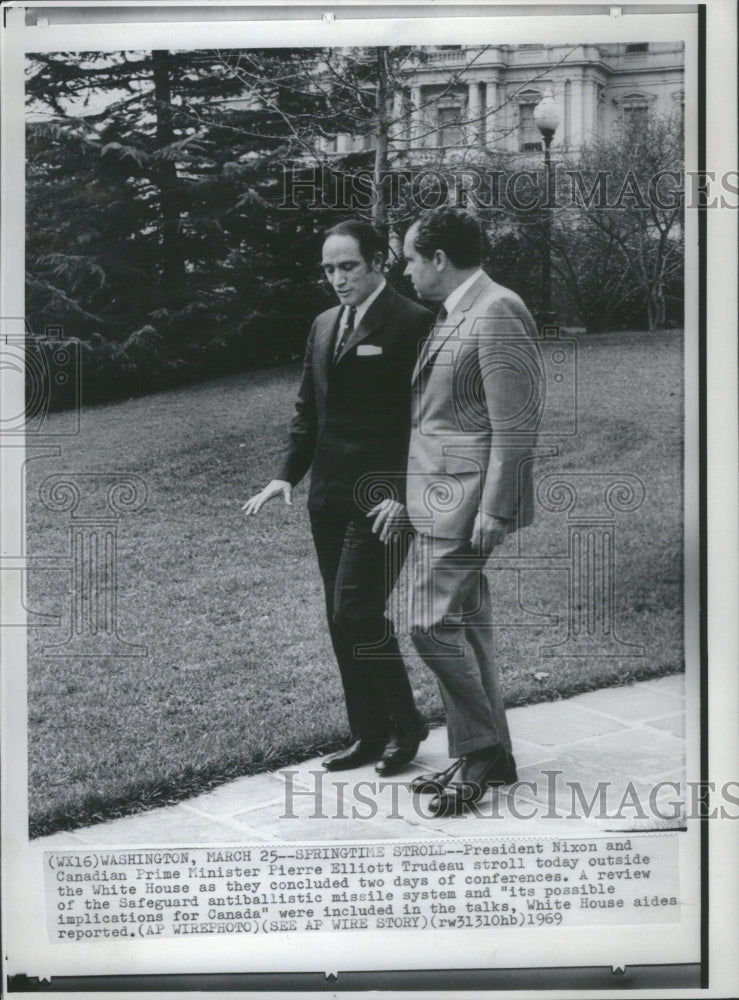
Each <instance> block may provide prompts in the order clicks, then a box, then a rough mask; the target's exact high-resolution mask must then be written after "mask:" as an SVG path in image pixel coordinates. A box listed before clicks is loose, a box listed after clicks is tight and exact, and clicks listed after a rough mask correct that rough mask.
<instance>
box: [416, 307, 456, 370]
mask: <svg viewBox="0 0 739 1000" xmlns="http://www.w3.org/2000/svg"><path fill="white" fill-rule="evenodd" d="M448 315H449V313H448V312H447V311H446V306H445V305H444V303H442V305H441V309H439V311H438V313H437V314H436V319H435V320H434V322H433V323H432V324H431V329H430V330H429V335H428V337H427V338H426V342H425V343H424V345H423V348H422V349H421V355H420V358H419V366H420V367H421V368H423V366H424V365H425V364H426V363H427V362H428V359H429V354H430V353H431V350H432V348H433V341H434V337H435V336H436V334H437V333H438V331H439V330H441V328H442V327H443V325H444V323H445V321H446V318H447V316H448Z"/></svg>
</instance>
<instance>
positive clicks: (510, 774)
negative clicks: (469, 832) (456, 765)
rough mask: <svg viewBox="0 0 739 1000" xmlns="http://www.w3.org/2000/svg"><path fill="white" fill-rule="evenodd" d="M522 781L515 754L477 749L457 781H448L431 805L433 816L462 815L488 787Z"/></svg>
mask: <svg viewBox="0 0 739 1000" xmlns="http://www.w3.org/2000/svg"><path fill="white" fill-rule="evenodd" d="M515 781H518V775H517V773H516V761H515V759H514V757H513V754H511V753H508V751H507V750H505V749H504V748H503V747H502V746H497V747H490V748H486V749H485V750H475V751H473V752H472V753H470V754H468V755H467V756H466V757H465V759H464V764H463V765H462V769H461V772H460V775H459V779H458V780H457V781H448V782H447V783H446V785H445V786H444V787H443V788H441V789H440V790H439V792H438V793H437V794H436V795H435V796H434V797H433V798H432V799H431V801H430V802H429V812H430V813H431V814H432V815H433V816H462V815H463V814H464V813H465V811H466V810H467V808H468V806H470V805H472V804H474V803H475V802H478V801H479V800H480V799H481V798H482V797H483V795H484V794H485V790H486V789H487V788H491V787H495V786H499V785H512V784H513V783H514V782H515Z"/></svg>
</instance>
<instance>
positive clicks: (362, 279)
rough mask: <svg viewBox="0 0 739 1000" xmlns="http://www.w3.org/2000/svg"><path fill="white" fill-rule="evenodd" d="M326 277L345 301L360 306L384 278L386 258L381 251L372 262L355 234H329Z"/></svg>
mask: <svg viewBox="0 0 739 1000" xmlns="http://www.w3.org/2000/svg"><path fill="white" fill-rule="evenodd" d="M321 267H322V268H323V271H324V274H325V275H326V279H327V280H328V281H329V282H330V284H331V285H332V287H333V289H334V291H335V292H336V294H337V295H338V296H339V300H340V301H341V303H342V304H343V305H347V306H359V305H361V304H362V303H363V302H364V300H365V299H366V298H367V296H368V295H371V294H372V292H374V290H375V289H376V288H377V286H378V285H379V284H380V282H381V281H382V260H381V258H380V255H379V254H378V256H377V258H376V259H375V261H373V262H371V263H368V262H367V261H366V260H365V259H364V257H363V256H362V254H361V253H360V250H359V243H358V242H357V240H355V239H354V237H353V236H329V238H328V239H327V240H326V242H325V243H324V244H323V257H322V259H321Z"/></svg>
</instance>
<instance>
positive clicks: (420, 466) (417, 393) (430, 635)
mask: <svg viewBox="0 0 739 1000" xmlns="http://www.w3.org/2000/svg"><path fill="white" fill-rule="evenodd" d="M403 253H404V256H405V258H406V261H407V267H406V274H408V275H409V276H410V278H411V281H412V282H413V285H414V288H415V289H416V292H417V294H418V295H419V297H420V298H422V299H425V300H428V301H432V302H438V303H439V304H440V305H441V309H440V312H439V317H438V319H437V322H436V324H435V326H434V329H433V330H432V332H431V334H430V336H429V338H428V340H427V342H426V344H425V346H424V349H423V351H422V352H421V354H420V356H419V359H418V363H417V365H416V366H415V369H414V372H413V376H412V380H413V417H412V428H413V429H412V433H411V438H410V447H409V458H408V485H407V508H408V516H409V517H410V520H411V522H412V524H413V527H414V528H415V529H416V532H417V534H416V538H415V541H414V559H413V562H414V598H415V599H414V606H413V617H412V622H411V629H412V631H411V635H412V638H413V643H414V645H415V647H416V649H417V651H418V653H419V654H420V656H421V657H422V659H423V660H424V661H425V663H426V664H427V665H428V666H429V668H430V669H431V670H432V671H433V672H434V673H435V674H436V677H437V680H438V682H439V688H440V691H441V695H442V700H443V702H444V707H445V710H446V718H447V730H448V737H449V754H450V756H451V757H452V758H455V759H454V760H453V763H452V764H451V766H450V767H449V768H447V769H446V770H445V771H442V772H439V773H437V774H431V775H422V776H420V777H419V778H417V779H416V780H415V781H414V782H413V783H412V787H413V788H414V790H416V791H429V792H433V793H434V798H433V799H432V800H431V803H430V810H431V812H433V813H435V814H436V815H455V814H458V813H461V812H464V811H465V810H466V809H468V808H469V807H470V806H471V805H472V804H473V803H474V802H476V801H477V800H478V799H479V798H480V797H481V796H482V794H483V793H484V791H485V789H486V788H487V787H488V786H491V785H503V784H510V783H512V782H514V781H516V765H515V761H514V759H513V755H512V753H511V739H510V734H509V732H508V724H507V722H506V716H505V706H504V704H503V698H502V694H501V691H500V682H499V679H498V670H497V666H496V664H495V660H494V657H493V643H492V628H493V624H494V619H493V610H492V604H491V600H490V591H489V587H488V581H487V578H486V576H485V564H486V562H487V559H488V557H489V556H490V554H491V552H492V551H493V549H494V548H495V547H496V546H497V545H499V544H501V542H502V541H503V540H504V539H505V537H506V535H508V534H509V533H510V532H513V531H516V530H517V529H519V528H522V527H524V526H526V525H527V524H530V523H531V521H532V519H533V482H532V460H533V456H534V444H535V441H536V432H537V427H538V422H539V419H540V416H541V413H540V408H541V401H542V399H543V382H542V369H541V363H540V357H539V353H538V349H537V344H536V327H535V325H534V321H533V319H532V318H531V315H530V313H529V311H528V309H527V308H526V306H525V305H524V304H523V302H522V301H521V299H520V298H519V297H518V295H516V294H515V293H514V292H512V291H510V289H507V288H504V287H503V286H502V285H498V284H497V283H496V282H494V281H492V280H491V279H490V278H489V277H488V276H487V274H485V273H484V271H483V270H482V269H481V267H480V258H481V234H480V228H479V225H478V223H477V221H476V220H475V219H474V217H473V216H472V215H470V213H469V212H466V211H464V210H462V209H453V208H440V209H435V210H433V211H426V212H424V213H422V215H421V216H420V218H419V219H418V221H417V222H415V223H414V224H413V225H412V226H411V228H410V229H409V230H408V233H407V234H406V237H405V242H404V245H403ZM395 516H396V515H395V512H394V511H390V512H389V513H388V515H386V516H381V517H379V518H378V523H379V527H380V536H381V538H385V537H387V536H388V532H389V531H390V530H391V528H392V523H393V517H395Z"/></svg>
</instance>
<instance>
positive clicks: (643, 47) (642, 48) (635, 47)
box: [626, 42, 649, 56]
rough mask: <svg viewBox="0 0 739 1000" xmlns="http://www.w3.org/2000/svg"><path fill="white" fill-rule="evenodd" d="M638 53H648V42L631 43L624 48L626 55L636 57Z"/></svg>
mask: <svg viewBox="0 0 739 1000" xmlns="http://www.w3.org/2000/svg"><path fill="white" fill-rule="evenodd" d="M638 52H649V42H633V43H632V44H630V45H627V46H626V55H627V56H631V55H636V53H638Z"/></svg>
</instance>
